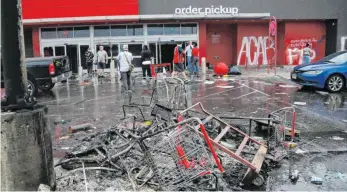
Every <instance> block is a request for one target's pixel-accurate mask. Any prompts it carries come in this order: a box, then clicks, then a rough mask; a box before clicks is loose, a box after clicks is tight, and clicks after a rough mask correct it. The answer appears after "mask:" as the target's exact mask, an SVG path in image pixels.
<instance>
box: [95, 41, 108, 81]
mask: <svg viewBox="0 0 347 192" xmlns="http://www.w3.org/2000/svg"><path fill="white" fill-rule="evenodd" d="M107 58H108V54H107V52H106V51H105V50H104V47H103V46H100V47H99V51H98V53H97V61H96V62H97V64H98V75H99V77H104V70H105V67H106V63H107Z"/></svg>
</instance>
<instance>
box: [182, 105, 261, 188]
mask: <svg viewBox="0 0 347 192" xmlns="http://www.w3.org/2000/svg"><path fill="white" fill-rule="evenodd" d="M193 115H194V116H196V115H200V116H201V117H200V118H202V119H203V120H202V124H203V125H207V124H209V123H210V122H214V123H213V124H214V127H212V128H211V129H214V130H218V134H217V136H215V137H214V139H212V138H211V137H210V136H209V140H210V142H211V143H212V144H213V146H215V147H216V148H217V149H219V150H220V151H221V152H224V153H226V154H227V155H229V156H230V157H231V158H233V159H235V160H237V161H239V162H240V163H242V164H243V165H245V166H246V167H247V168H248V169H247V171H246V173H245V175H244V178H243V180H242V182H243V183H244V184H245V185H250V184H252V183H253V184H255V185H262V184H263V183H264V178H263V177H262V176H261V175H260V174H259V173H260V170H261V167H262V165H263V162H264V159H265V155H266V153H267V150H268V149H267V147H266V146H265V145H264V144H263V143H261V142H259V141H257V140H256V139H254V138H252V137H251V136H250V135H247V134H246V133H244V132H243V131H241V130H240V129H237V128H235V127H233V126H231V125H230V124H228V123H226V122H225V121H223V120H222V119H220V118H218V117H216V116H214V115H213V114H211V113H209V112H208V111H206V110H205V108H204V107H203V105H202V104H201V103H197V104H195V105H192V106H191V107H189V108H187V109H186V110H183V111H181V112H179V116H180V117H179V118H183V117H187V118H190V117H191V116H193ZM228 133H229V134H231V135H232V136H233V138H234V139H235V140H236V138H238V141H240V142H235V143H234V145H235V146H238V147H237V148H235V149H233V150H232V149H230V147H228V146H227V144H228V143H227V142H223V140H224V138H225V136H226V135H227V134H228ZM200 135H203V133H200ZM247 143H248V147H246V145H247ZM246 148H248V151H249V150H251V149H255V151H256V152H255V153H254V154H255V155H253V156H252V157H251V158H245V156H244V154H243V151H245V149H246Z"/></svg>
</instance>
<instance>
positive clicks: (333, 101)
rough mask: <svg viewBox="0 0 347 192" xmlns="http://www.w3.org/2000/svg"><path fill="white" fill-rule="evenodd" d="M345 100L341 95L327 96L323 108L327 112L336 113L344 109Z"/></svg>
mask: <svg viewBox="0 0 347 192" xmlns="http://www.w3.org/2000/svg"><path fill="white" fill-rule="evenodd" d="M344 102H345V98H344V96H342V95H341V94H329V95H327V96H326V97H325V99H324V106H325V108H326V109H327V110H329V111H337V110H339V109H342V108H343V107H344Z"/></svg>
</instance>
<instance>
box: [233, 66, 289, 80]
mask: <svg viewBox="0 0 347 192" xmlns="http://www.w3.org/2000/svg"><path fill="white" fill-rule="evenodd" d="M293 68H294V66H284V67H283V68H280V67H277V68H276V74H275V70H274V69H269V70H268V69H267V67H266V66H262V67H260V68H259V69H258V67H257V66H254V67H253V66H251V67H250V66H248V68H247V69H246V67H244V66H239V69H240V70H241V73H242V75H241V76H242V77H258V78H262V77H272V76H278V77H281V78H284V79H288V80H290V72H291V71H292V70H293Z"/></svg>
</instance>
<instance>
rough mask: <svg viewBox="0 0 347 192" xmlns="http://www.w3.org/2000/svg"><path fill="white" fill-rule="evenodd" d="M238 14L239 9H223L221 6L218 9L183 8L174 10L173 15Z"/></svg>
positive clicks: (212, 7) (213, 7)
mask: <svg viewBox="0 0 347 192" xmlns="http://www.w3.org/2000/svg"><path fill="white" fill-rule="evenodd" d="M238 13H239V8H237V7H223V6H222V5H221V6H219V7H215V6H213V5H212V6H211V7H205V8H202V7H192V6H189V7H185V8H176V9H175V14H176V15H198V14H205V15H223V14H225V15H226V14H229V15H233V16H234V15H237V14H238Z"/></svg>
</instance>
